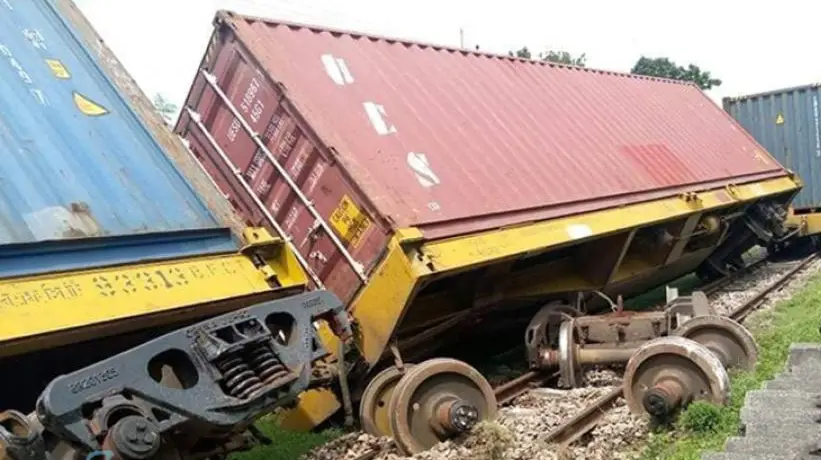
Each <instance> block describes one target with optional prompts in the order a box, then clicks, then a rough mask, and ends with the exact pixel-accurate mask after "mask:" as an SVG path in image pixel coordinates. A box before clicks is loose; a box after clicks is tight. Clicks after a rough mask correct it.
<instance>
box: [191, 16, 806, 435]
mask: <svg viewBox="0 0 821 460" xmlns="http://www.w3.org/2000/svg"><path fill="white" fill-rule="evenodd" d="M176 132H177V133H179V134H180V135H181V136H183V137H184V138H185V139H187V140H188V141H189V144H190V147H191V152H192V153H193V155H194V156H195V157H196V158H197V159H198V160H199V161H201V162H202V164H203V166H204V167H205V169H206V171H208V173H209V175H210V177H211V178H212V179H213V180H214V182H215V183H216V184H217V185H218V187H219V188H220V189H221V190H222V191H223V192H224V193H225V194H226V195H227V196H229V199H230V200H231V202H232V204H233V205H234V206H235V208H236V209H237V210H238V211H239V212H240V213H241V214H242V215H243V216H244V218H245V220H246V221H248V222H250V223H251V224H253V225H256V226H260V227H266V228H269V229H270V230H271V231H272V233H276V234H279V235H282V237H283V238H285V239H286V240H288V241H289V242H290V243H291V244H292V246H293V247H294V248H295V250H296V252H298V253H299V254H301V260H300V261H301V263H302V265H303V267H304V268H305V271H306V273H307V274H308V276H309V278H310V282H311V286H312V287H313V288H324V289H329V290H331V291H333V292H334V293H335V294H336V295H337V296H339V297H340V299H342V300H343V301H344V302H346V303H347V306H348V310H349V311H350V313H351V315H352V316H353V318H354V320H355V324H354V326H355V330H356V332H357V334H356V336H355V338H356V345H357V349H358V350H359V353H360V356H359V359H358V361H357V362H356V366H354V368H353V369H352V372H351V379H352V381H351V390H352V391H351V393H352V398H353V399H354V400H361V403H360V416H361V417H362V419H363V423H366V427H367V426H368V425H367V423H370V422H373V423H370V428H371V429H369V431H372V432H374V434H396V432H395V428H396V427H397V426H399V427H407V426H410V425H413V424H414V423H415V422H412V420H411V419H410V418H412V416H411V415H408V413H407V411H405V410H404V408H407V407H410V406H408V404H410V405H413V404H414V403H418V404H419V406H420V407H423V406H424V407H427V406H425V404H426V403H427V402H430V401H427V400H426V401H421V402H420V401H417V400H415V399H414V398H415V397H417V396H419V394H418V392H416V390H418V389H419V388H422V387H424V386H425V384H426V382H427V383H430V382H433V381H436V382H440V383H441V385H443V387H442V388H439V387H437V391H434V392H432V393H429V394H433V395H434V396H436V397H439V396H442V395H443V394H444V393H447V391H449V390H448V388H451V389H452V388H457V387H459V385H460V384H459V382H462V383H464V382H466V381H467V382H469V383H468V384H466V385H467V387H470V388H472V390H465V391H467V392H468V393H470V392H472V393H471V394H472V395H473V399H472V403H473V406H472V407H473V408H478V410H479V412H480V414H479V416H481V417H484V416H487V415H488V414H489V413H490V412H492V411H493V410H495V409H494V404H493V398H492V394H491V395H489V394H488V391H489V390H488V388H489V385H487V382H486V380H485V379H484V378H483V377H482V376H481V375H479V374H478V373H477V372H476V371H475V369H473V368H471V367H470V366H468V365H467V364H465V363H460V362H456V363H454V362H446V363H444V362H442V361H440V360H436V359H431V358H435V357H436V356H438V355H440V354H441V353H444V352H443V350H444V349H445V348H446V347H448V346H450V345H454V344H457V345H458V344H462V345H465V346H470V345H471V344H474V345H481V344H487V343H493V342H498V341H501V340H502V338H504V337H510V336H511V335H512V336H513V337H517V336H518V337H522V338H524V337H525V331H526V330H527V327H528V322H529V321H531V319H532V318H534V315H535V314H536V312H538V311H540V309H541V308H542V307H543V306H545V305H548V306H552V307H562V308H564V309H565V310H567V309H570V310H573V311H577V310H578V309H580V308H583V309H586V310H595V309H597V308H601V307H602V306H605V307H606V305H607V303H605V301H604V300H602V295H603V296H604V297H610V298H611V299H615V297H616V296H617V295H625V296H627V295H631V294H635V293H640V292H643V291H645V290H647V289H649V288H652V287H655V286H658V285H661V284H663V283H665V282H667V281H670V280H673V279H676V278H678V277H680V276H682V275H684V274H687V273H690V272H692V271H693V270H696V269H698V270H700V271H702V272H705V273H706V274H707V275H710V274H711V273H714V272H721V271H724V270H726V269H727V265H728V264H731V263H733V262H735V261H736V260H738V259H739V258H740V256H741V254H742V253H743V252H745V251H746V250H747V249H748V248H750V247H752V246H753V245H755V244H766V243H767V239H768V238H771V234H772V233H773V232H775V233H778V232H781V231H782V230H783V222H784V218H785V215H784V214H785V213H784V210H785V204H786V203H787V202H789V201H790V200H791V198H792V197H793V195H794V194H795V193H796V192H797V191H798V190H800V187H801V184H800V183H799V181H798V180H797V179H796V178H795V177H794V176H793V175H792V174H791V173H790V172H789V171H787V170H785V169H784V168H783V167H782V166H781V165H780V164H779V163H778V162H777V161H776V160H775V159H774V158H773V157H772V156H771V155H769V154H768V153H767V152H766V151H765V150H764V149H763V148H761V146H759V145H758V144H757V143H755V142H754V141H752V140H751V139H750V138H749V137H748V136H746V134H744V133H743V131H742V130H741V129H740V128H739V127H738V125H737V124H736V123H735V122H734V121H733V120H732V119H731V118H730V117H728V116H727V115H726V114H725V113H723V112H722V111H721V109H720V108H719V107H716V106H715V105H714V104H713V103H712V102H711V101H710V100H709V99H708V98H707V96H705V95H704V94H703V93H702V92H701V91H700V90H699V89H698V88H697V87H696V86H694V85H691V84H687V83H682V82H674V81H667V80H661V79H656V78H647V77H641V76H635V75H626V74H620V73H614V72H608V71H599V70H594V69H581V68H575V67H569V66H563V65H559V64H554V63H546V62H535V61H528V60H521V59H516V58H511V57H507V56H497V55H492V54H487V53H482V52H474V51H472V50H462V49H451V48H447V47H443V46H438V45H432V44H426V43H416V42H412V41H407V40H401V39H396V38H388V37H378V36H370V35H367V34H363V33H359V32H350V31H340V30H332V29H328V28H325V27H321V26H315V25H301V24H290V23H283V22H280V21H275V20H269V19H266V18H258V17H248V16H243V15H239V14H235V13H231V12H220V13H218V14H217V16H216V18H215V30H214V33H213V35H212V39H211V41H210V43H209V45H208V49H207V50H206V52H205V55H204V57H203V60H202V62H201V65H200V68H199V69H197V72H196V76H195V80H194V82H193V85H192V88H191V90H190V92H189V96H188V100H187V102H186V104H185V108H184V111H183V115H182V116H181V118H180V119H179V121H178V123H177V127H176ZM761 228H764V230H765V231H763V232H759V231H758V230H759V229H761ZM768 235H770V236H768ZM401 362H410V363H416V364H415V365H414V369H415V370H411V371H409V372H410V373H407V374H404V375H405V377H402V380H401V381H402V382H405V383H399V384H398V385H399V386H398V387H396V385H397V382H398V381H400V377H401V376H402V375H403V373H404V368H401V369H400V368H398V367H394V366H396V365H397V364H398V363H401ZM408 382H411V383H408ZM430 385H434V383H430ZM437 385H438V383H437ZM369 389H370V390H369ZM394 390H395V392H396V393H392V392H394ZM454 391H455V390H454ZM443 392H444V393H443ZM342 393H344V391H343V392H342ZM390 394H394V396H393V397H389V396H390ZM396 394H402V395H405V396H406V397H405V396H403V397H399V396H396ZM337 395H338V392H332V391H331V390H316V391H312V392H308V393H305V394H304V395H303V396H302V399H301V404H300V406H299V408H297V410H295V411H293V412H291V414H290V417H289V418H287V419H286V424H288V425H289V426H293V427H300V428H310V427H312V426H316V425H317V424H319V423H321V422H322V421H324V420H326V419H327V418H328V417H329V416H330V415H331V414H333V413H334V412H336V411H337V410H338V409H339V408H340V407H341V403H340V398H338V396H337ZM434 396H431V397H434ZM419 397H421V396H419ZM483 398H484V399H483ZM389 399H390V401H393V402H395V403H396V404H400V406H396V405H391V404H387V402H388V400H389ZM397 407H399V408H398V409H397ZM414 407H415V406H414ZM431 407H432V406H431ZM436 407H439V406H436ZM463 409H465V408H463ZM431 410H432V409H431ZM454 410H455V409H454ZM465 410H467V409H465ZM468 412H470V411H468ZM409 417H410V418H409ZM437 420H438V419H437ZM374 421H376V422H374ZM439 422H440V421H437V422H436V423H439ZM450 422H453V421H452V420H451V421H450ZM450 422H448V423H450ZM432 423H433V422H432ZM442 423H445V422H442ZM434 425H435V423H434ZM414 426H417V427H422V428H419V429H420V430H421V431H420V432H407V431H403V432H402V434H401V435H400V436H399V437H400V438H401V439H400V444H402V445H403V449H404V450H406V451H418V450H419V445H418V444H416V442H417V441H419V440H420V439H421V438H425V439H427V441H425V442H428V441H430V440H431V439H433V437H432V436H433V435H432V434H431V433H429V432H428V431H429V429H432V428H431V427H430V426H428V425H426V424H424V423H421V422H420V424H419V425H414ZM440 428H441V427H440ZM451 428H452V427H451ZM403 429H404V428H403ZM426 430H428V431H426ZM411 431H413V430H411ZM425 442H423V444H425Z"/></svg>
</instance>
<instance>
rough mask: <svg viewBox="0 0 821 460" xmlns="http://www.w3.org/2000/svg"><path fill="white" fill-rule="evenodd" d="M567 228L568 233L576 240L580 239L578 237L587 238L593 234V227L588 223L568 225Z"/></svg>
mask: <svg viewBox="0 0 821 460" xmlns="http://www.w3.org/2000/svg"><path fill="white" fill-rule="evenodd" d="M566 230H567V234H568V235H570V238H573V239H574V240H578V239H581V238H587V237H588V236H592V235H593V229H592V228H590V226H589V225H586V224H572V225H568V226H567V228H566Z"/></svg>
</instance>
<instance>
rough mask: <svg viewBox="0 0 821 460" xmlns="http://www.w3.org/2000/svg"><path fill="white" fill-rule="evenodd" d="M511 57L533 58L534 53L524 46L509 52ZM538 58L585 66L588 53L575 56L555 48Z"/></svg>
mask: <svg viewBox="0 0 821 460" xmlns="http://www.w3.org/2000/svg"><path fill="white" fill-rule="evenodd" d="M507 54H508V56H510V57H517V58H522V59H533V53H531V52H530V50H529V49H528V48H527V47H526V46H524V47H522V48H520V49H518V50H516V51H510V52H509V53H507ZM537 58H538V59H539V60H540V61H549V62H556V63H559V64H568V65H575V66H579V67H584V65H585V63H586V61H587V55H585V54H584V53H582V54H581V55H579V56H573V55H572V54H570V53H568V52H567V51H554V50H547V51H545V52H543V53H539V55H538V56H537Z"/></svg>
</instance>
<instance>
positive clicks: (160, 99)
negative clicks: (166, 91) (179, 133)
mask: <svg viewBox="0 0 821 460" xmlns="http://www.w3.org/2000/svg"><path fill="white" fill-rule="evenodd" d="M153 102H154V110H156V111H157V113H159V114H160V115H162V117H163V119H165V122H166V123H168V124H171V122H172V121H173V119H174V115H175V114H176V113H177V108H178V107H177V104H174V103H173V102H171V101H170V100H168V99H166V98H165V96H163V95H162V94H160V93H157V94H155V95H154V101H153Z"/></svg>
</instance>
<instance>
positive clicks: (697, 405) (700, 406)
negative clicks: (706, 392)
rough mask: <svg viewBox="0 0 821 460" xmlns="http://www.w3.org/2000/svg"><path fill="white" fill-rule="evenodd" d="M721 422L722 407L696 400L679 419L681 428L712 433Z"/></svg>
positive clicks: (691, 431) (692, 431)
mask: <svg viewBox="0 0 821 460" xmlns="http://www.w3.org/2000/svg"><path fill="white" fill-rule="evenodd" d="M719 424H721V407H719V406H717V405H715V404H710V403H708V402H706V401H696V402H694V403H692V404H690V406H688V407H687V410H686V411H685V412H684V413H683V414H681V417H679V419H678V426H679V428H681V429H683V430H686V431H688V432H690V433H710V432H711V431H713V430H714V429H715V428H716V427H718V426H719Z"/></svg>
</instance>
